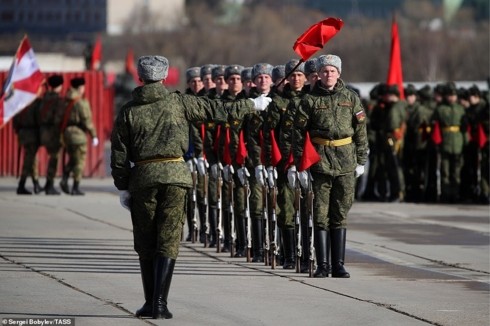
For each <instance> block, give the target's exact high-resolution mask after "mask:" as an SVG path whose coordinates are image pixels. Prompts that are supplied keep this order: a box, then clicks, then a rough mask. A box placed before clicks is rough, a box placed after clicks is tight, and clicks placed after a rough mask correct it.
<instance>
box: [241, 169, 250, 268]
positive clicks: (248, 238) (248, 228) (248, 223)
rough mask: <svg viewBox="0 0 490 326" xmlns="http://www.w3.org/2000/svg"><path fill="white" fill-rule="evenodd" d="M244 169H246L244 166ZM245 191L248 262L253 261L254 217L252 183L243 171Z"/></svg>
mask: <svg viewBox="0 0 490 326" xmlns="http://www.w3.org/2000/svg"><path fill="white" fill-rule="evenodd" d="M243 169H244V171H245V170H246V168H245V166H243ZM243 192H244V195H245V220H246V222H247V263H250V262H251V261H252V219H251V217H250V193H251V191H250V184H249V182H248V177H247V174H246V173H245V172H244V173H243Z"/></svg>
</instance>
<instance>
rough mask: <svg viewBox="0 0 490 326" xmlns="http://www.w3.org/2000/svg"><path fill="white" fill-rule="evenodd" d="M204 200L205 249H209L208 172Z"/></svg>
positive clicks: (205, 174)
mask: <svg viewBox="0 0 490 326" xmlns="http://www.w3.org/2000/svg"><path fill="white" fill-rule="evenodd" d="M203 187H204V189H203V197H204V198H203V200H204V208H203V210H204V221H205V225H204V233H205V236H204V248H207V247H208V246H209V198H208V187H209V175H208V172H207V170H206V172H205V173H204V175H203Z"/></svg>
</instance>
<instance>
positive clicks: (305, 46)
mask: <svg viewBox="0 0 490 326" xmlns="http://www.w3.org/2000/svg"><path fill="white" fill-rule="evenodd" d="M343 25H344V22H343V21H342V19H340V18H332V17H329V18H327V19H324V20H322V21H321V22H318V23H316V24H314V25H312V26H310V28H308V29H307V30H306V31H305V32H304V33H303V34H301V36H300V37H298V39H297V40H296V42H295V43H294V45H293V50H294V52H296V53H297V54H298V55H299V56H300V57H301V60H303V61H306V60H308V59H309V58H310V57H311V56H312V55H313V54H314V53H315V52H317V51H318V50H320V49H322V48H323V46H324V45H325V43H327V42H328V41H329V40H330V39H331V38H332V37H334V36H335V34H337V33H338V32H339V31H340V29H341V28H342V26H343Z"/></svg>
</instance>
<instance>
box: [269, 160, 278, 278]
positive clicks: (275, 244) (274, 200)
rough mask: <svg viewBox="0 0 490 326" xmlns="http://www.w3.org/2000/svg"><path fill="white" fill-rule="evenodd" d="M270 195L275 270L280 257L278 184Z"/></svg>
mask: <svg viewBox="0 0 490 326" xmlns="http://www.w3.org/2000/svg"><path fill="white" fill-rule="evenodd" d="M274 169H275V168H274ZM274 175H275V173H274ZM270 194H271V219H270V220H271V233H272V240H271V252H272V257H271V268H272V269H275V268H276V262H277V257H278V256H279V227H278V225H277V214H276V208H277V185H276V182H274V186H273V187H271V189H270Z"/></svg>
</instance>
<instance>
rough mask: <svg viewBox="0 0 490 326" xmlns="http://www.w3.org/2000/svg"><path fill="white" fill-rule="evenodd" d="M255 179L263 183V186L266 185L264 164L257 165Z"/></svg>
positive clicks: (260, 183)
mask: <svg viewBox="0 0 490 326" xmlns="http://www.w3.org/2000/svg"><path fill="white" fill-rule="evenodd" d="M255 179H256V180H257V182H258V183H259V185H261V186H262V187H263V186H265V179H264V166H263V165H257V166H256V167H255Z"/></svg>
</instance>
